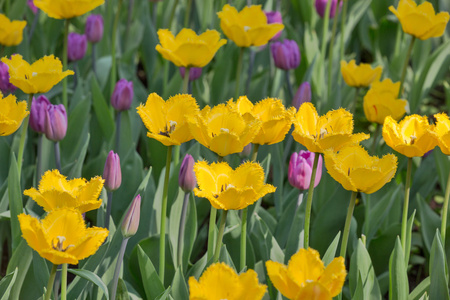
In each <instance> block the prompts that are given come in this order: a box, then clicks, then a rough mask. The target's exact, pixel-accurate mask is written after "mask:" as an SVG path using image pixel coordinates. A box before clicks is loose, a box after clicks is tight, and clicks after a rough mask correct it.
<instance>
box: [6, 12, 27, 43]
mask: <svg viewBox="0 0 450 300" xmlns="http://www.w3.org/2000/svg"><path fill="white" fill-rule="evenodd" d="M26 25H27V21H11V20H10V19H8V17H7V16H5V15H4V14H0V44H1V45H3V46H16V45H19V44H20V43H22V39H23V29H24V28H25V26H26Z"/></svg>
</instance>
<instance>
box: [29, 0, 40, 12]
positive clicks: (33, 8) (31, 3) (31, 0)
mask: <svg viewBox="0 0 450 300" xmlns="http://www.w3.org/2000/svg"><path fill="white" fill-rule="evenodd" d="M27 5H28V7H29V8H30V9H31V11H32V12H33V14H36V13H37V11H38V8H37V7H36V5H34V2H33V0H28V1H27Z"/></svg>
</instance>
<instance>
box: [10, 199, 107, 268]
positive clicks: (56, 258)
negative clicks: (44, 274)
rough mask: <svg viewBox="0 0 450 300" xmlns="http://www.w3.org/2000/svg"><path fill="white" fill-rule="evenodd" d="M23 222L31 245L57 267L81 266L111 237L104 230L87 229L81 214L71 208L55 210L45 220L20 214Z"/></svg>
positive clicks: (24, 231) (22, 228)
mask: <svg viewBox="0 0 450 300" xmlns="http://www.w3.org/2000/svg"><path fill="white" fill-rule="evenodd" d="M19 222H20V229H21V230H22V236H23V238H24V239H25V240H26V241H27V243H28V245H29V246H30V247H31V248H33V249H34V250H35V251H36V252H37V253H39V255H40V256H41V257H43V258H45V259H47V260H49V261H51V262H52V263H53V264H55V265H59V264H72V265H76V264H78V261H79V260H82V259H84V258H86V257H88V256H91V255H92V254H94V253H95V252H96V251H97V250H98V248H99V247H100V246H101V245H102V243H103V241H104V240H105V239H106V237H107V236H108V230H106V229H104V228H99V227H91V228H86V224H85V223H84V219H83V216H82V215H81V213H80V212H79V211H78V210H75V209H70V208H60V209H55V210H53V211H51V212H49V213H48V215H47V216H46V217H45V219H43V220H38V219H37V218H33V217H32V216H30V215H26V214H20V215H19Z"/></svg>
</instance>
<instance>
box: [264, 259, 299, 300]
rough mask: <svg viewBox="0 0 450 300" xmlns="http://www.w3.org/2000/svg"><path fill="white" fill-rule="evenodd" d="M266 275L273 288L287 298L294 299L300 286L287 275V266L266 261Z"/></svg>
mask: <svg viewBox="0 0 450 300" xmlns="http://www.w3.org/2000/svg"><path fill="white" fill-rule="evenodd" d="M266 268H267V275H269V278H270V281H271V282H272V283H273V285H274V286H275V288H276V289H277V290H278V291H280V293H281V294H283V296H285V297H286V298H288V299H294V298H295V296H296V295H297V294H298V292H299V290H300V286H299V285H298V284H297V283H296V282H294V281H293V280H292V279H291V278H290V277H289V276H288V273H287V272H288V271H287V267H286V266H285V265H283V264H280V263H278V262H274V261H271V260H269V261H266Z"/></svg>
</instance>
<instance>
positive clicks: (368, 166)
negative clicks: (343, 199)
mask: <svg viewBox="0 0 450 300" xmlns="http://www.w3.org/2000/svg"><path fill="white" fill-rule="evenodd" d="M324 157H325V166H326V168H327V171H328V173H329V174H330V175H331V177H333V178H334V180H336V181H337V182H339V183H340V184H341V185H342V186H343V187H344V189H346V190H348V191H353V192H363V193H366V194H372V193H374V192H376V191H378V190H379V189H381V188H382V187H383V186H384V185H385V184H386V183H388V182H389V181H391V179H392V178H393V177H394V175H395V171H396V170H397V156H395V155H394V154H386V155H385V156H383V157H382V158H381V159H380V158H378V157H376V156H370V155H369V153H367V151H366V150H364V148H363V147H361V146H360V145H354V146H348V147H345V148H342V149H341V150H340V151H339V152H338V153H336V152H334V151H333V150H327V151H325V155H324Z"/></svg>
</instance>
